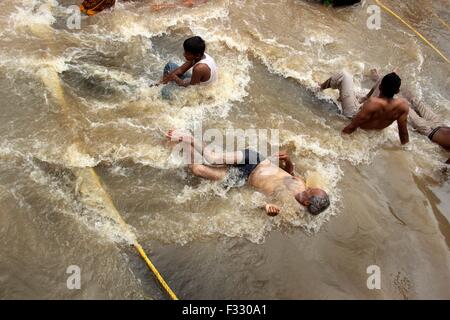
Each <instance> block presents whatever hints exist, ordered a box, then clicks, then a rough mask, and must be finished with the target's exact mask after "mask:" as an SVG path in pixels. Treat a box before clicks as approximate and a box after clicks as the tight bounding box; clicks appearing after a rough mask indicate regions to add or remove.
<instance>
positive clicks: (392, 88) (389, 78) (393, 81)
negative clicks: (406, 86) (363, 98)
mask: <svg viewBox="0 0 450 320" xmlns="http://www.w3.org/2000/svg"><path fill="white" fill-rule="evenodd" d="M401 85H402V79H400V77H399V76H398V75H397V74H396V73H395V72H392V73H389V74H388V75H386V76H385V77H384V78H383V80H381V84H380V91H381V93H382V94H383V95H384V96H385V97H387V98H393V97H394V95H396V94H397V93H399V91H400V86H401Z"/></svg>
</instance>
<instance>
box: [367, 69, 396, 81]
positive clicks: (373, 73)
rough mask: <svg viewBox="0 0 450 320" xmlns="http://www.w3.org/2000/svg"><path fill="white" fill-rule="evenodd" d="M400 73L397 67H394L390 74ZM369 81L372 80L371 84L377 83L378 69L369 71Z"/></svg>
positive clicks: (378, 77)
mask: <svg viewBox="0 0 450 320" xmlns="http://www.w3.org/2000/svg"><path fill="white" fill-rule="evenodd" d="M399 71H400V68H399V67H395V68H394V69H393V70H392V72H394V73H396V74H398V72H399ZM369 78H370V80H372V81H373V82H377V81H378V80H380V78H381V76H380V72H379V71H378V69H376V68H373V69H370V75H369Z"/></svg>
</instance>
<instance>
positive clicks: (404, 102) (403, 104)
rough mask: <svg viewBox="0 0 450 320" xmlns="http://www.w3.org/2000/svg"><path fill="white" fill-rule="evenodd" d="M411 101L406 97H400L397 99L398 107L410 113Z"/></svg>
mask: <svg viewBox="0 0 450 320" xmlns="http://www.w3.org/2000/svg"><path fill="white" fill-rule="evenodd" d="M409 106H410V105H409V102H408V100H406V99H405V98H398V99H396V108H397V109H398V110H400V111H402V113H408V112H409Z"/></svg>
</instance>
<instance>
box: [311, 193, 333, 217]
mask: <svg viewBox="0 0 450 320" xmlns="http://www.w3.org/2000/svg"><path fill="white" fill-rule="evenodd" d="M308 200H309V205H308V211H309V213H311V214H312V215H313V216H317V215H319V214H320V213H321V212H323V211H325V210H326V209H327V208H328V207H329V206H330V198H329V197H328V195H327V194H326V193H324V194H323V195H322V196H311V197H309V199H308Z"/></svg>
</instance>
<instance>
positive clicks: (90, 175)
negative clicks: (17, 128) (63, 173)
mask: <svg viewBox="0 0 450 320" xmlns="http://www.w3.org/2000/svg"><path fill="white" fill-rule="evenodd" d="M45 70H46V71H47V72H44V71H45ZM41 71H42V72H43V73H42V74H40V75H41V77H42V80H43V82H44V84H45V86H46V87H47V89H48V90H49V91H50V92H51V93H52V94H53V97H54V98H55V99H56V101H57V103H58V105H59V106H60V107H61V109H62V110H61V111H62V114H63V115H64V116H66V117H68V113H69V111H70V109H69V106H68V105H67V102H66V100H65V97H64V91H63V88H62V86H61V82H60V78H59V76H58V72H57V71H56V70H55V69H54V68H52V67H45V68H42V69H41ZM79 140H80V139H77V142H75V145H76V148H77V150H79V152H80V153H84V152H85V148H84V146H83V145H81V143H80V142H78V141H79ZM73 172H74V174H75V175H76V176H77V177H80V178H82V180H83V181H84V182H85V183H86V184H87V186H86V188H87V189H86V190H85V191H86V192H87V193H91V192H93V190H92V189H96V190H97V192H100V198H101V200H102V204H103V206H104V207H105V210H107V211H108V213H109V214H110V215H112V216H113V217H114V220H115V221H116V223H118V224H119V225H120V226H121V227H122V228H123V231H125V232H127V233H128V231H129V226H128V224H126V222H125V221H124V220H123V218H122V216H121V215H120V213H119V211H118V210H117V208H116V206H115V205H114V203H113V201H112V199H111V197H110V196H109V194H108V193H107V192H106V190H105V188H104V187H103V185H102V183H101V180H100V177H99V176H98V175H97V173H96V172H95V170H94V169H93V168H79V169H73ZM89 187H91V188H89ZM133 246H134V247H135V248H136V249H137V251H138V252H139V254H140V256H141V257H142V259H144V261H145V263H146V264H147V266H148V267H149V269H150V270H151V271H152V272H153V274H154V275H155V277H156V279H157V280H158V281H159V283H160V284H161V286H162V287H163V288H164V290H165V291H166V292H167V294H168V295H169V296H170V297H171V298H172V299H173V300H178V298H177V296H176V295H175V293H173V291H172V290H171V289H170V287H169V286H168V285H167V283H166V281H164V279H163V277H162V276H161V274H160V273H159V271H158V269H156V267H155V266H154V265H153V263H152V262H151V261H150V259H149V258H148V257H147V254H146V253H145V251H144V249H143V248H142V246H141V245H140V244H139V243H138V242H137V240H134V243H133Z"/></svg>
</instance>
